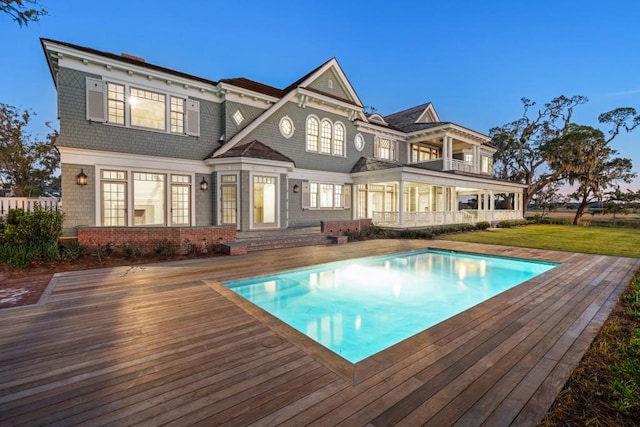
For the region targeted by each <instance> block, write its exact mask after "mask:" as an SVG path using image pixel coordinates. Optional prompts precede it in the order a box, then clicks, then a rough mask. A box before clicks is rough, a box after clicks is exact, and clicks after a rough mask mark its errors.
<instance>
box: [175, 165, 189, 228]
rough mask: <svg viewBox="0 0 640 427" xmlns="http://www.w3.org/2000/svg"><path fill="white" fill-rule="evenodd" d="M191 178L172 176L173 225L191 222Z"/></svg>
mask: <svg viewBox="0 0 640 427" xmlns="http://www.w3.org/2000/svg"><path fill="white" fill-rule="evenodd" d="M190 207H191V176H190V175H171V225H189V224H190V222H191V209H190Z"/></svg>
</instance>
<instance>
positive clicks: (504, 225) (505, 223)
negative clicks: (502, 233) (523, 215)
mask: <svg viewBox="0 0 640 427" xmlns="http://www.w3.org/2000/svg"><path fill="white" fill-rule="evenodd" d="M498 228H511V222H510V221H500V222H499V223H498Z"/></svg>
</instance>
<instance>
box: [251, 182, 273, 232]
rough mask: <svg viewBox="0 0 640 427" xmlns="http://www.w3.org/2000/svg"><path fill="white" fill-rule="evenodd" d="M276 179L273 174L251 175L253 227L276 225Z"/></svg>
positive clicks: (271, 226)
mask: <svg viewBox="0 0 640 427" xmlns="http://www.w3.org/2000/svg"><path fill="white" fill-rule="evenodd" d="M276 184H277V179H276V177H274V176H260V175H254V177H253V228H274V227H277V226H278V215H277V213H278V211H277V199H278V197H277V196H278V193H277V185H276Z"/></svg>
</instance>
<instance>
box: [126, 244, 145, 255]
mask: <svg viewBox="0 0 640 427" xmlns="http://www.w3.org/2000/svg"><path fill="white" fill-rule="evenodd" d="M121 249H122V253H123V254H124V257H125V258H126V259H138V258H141V257H142V256H143V255H144V251H143V250H142V246H140V245H138V246H133V244H132V243H125V244H123V245H122V248H121Z"/></svg>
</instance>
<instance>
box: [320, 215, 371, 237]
mask: <svg viewBox="0 0 640 427" xmlns="http://www.w3.org/2000/svg"><path fill="white" fill-rule="evenodd" d="M371 226H373V221H372V220H371V219H370V218H365V219H354V220H349V221H321V222H320V231H321V232H322V233H323V234H326V235H334V236H341V235H344V234H346V233H357V232H362V231H366V230H367V229H369V228H370V227H371Z"/></svg>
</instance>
